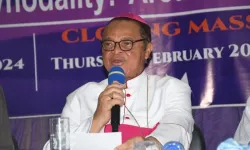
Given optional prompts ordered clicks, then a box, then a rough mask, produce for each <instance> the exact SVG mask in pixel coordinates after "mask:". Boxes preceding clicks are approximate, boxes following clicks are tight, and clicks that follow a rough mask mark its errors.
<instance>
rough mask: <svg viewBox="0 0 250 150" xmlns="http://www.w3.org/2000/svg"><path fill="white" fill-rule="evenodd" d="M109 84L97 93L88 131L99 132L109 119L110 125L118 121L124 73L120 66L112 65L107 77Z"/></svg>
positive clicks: (123, 87) (122, 99)
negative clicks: (95, 106)
mask: <svg viewBox="0 0 250 150" xmlns="http://www.w3.org/2000/svg"><path fill="white" fill-rule="evenodd" d="M108 82H109V85H108V86H107V87H106V88H105V89H104V91H103V92H102V93H101V94H100V95H99V98H98V105H97V109H96V111H95V114H94V118H93V122H92V127H91V131H90V132H99V131H100V130H101V128H102V127H103V126H105V125H106V124H107V123H108V122H109V120H110V119H111V125H112V126H113V124H116V125H115V126H116V128H118V127H117V124H118V126H119V123H120V106H122V105H123V104H124V96H125V95H124V93H123V89H125V88H126V86H125V84H124V83H125V75H124V71H123V70H122V68H121V67H117V66H115V67H112V68H111V69H110V72H109V77H108Z"/></svg>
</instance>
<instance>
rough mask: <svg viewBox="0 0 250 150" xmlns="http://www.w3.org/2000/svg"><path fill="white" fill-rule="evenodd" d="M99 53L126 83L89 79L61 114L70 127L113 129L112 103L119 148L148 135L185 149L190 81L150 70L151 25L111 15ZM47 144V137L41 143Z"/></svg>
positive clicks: (132, 16) (189, 124) (89, 130)
mask: <svg viewBox="0 0 250 150" xmlns="http://www.w3.org/2000/svg"><path fill="white" fill-rule="evenodd" d="M101 44H102V56H103V63H104V67H105V69H106V70H107V71H109V70H110V69H111V67H112V66H120V67H121V68H122V69H123V70H124V72H125V77H126V84H119V83H118V82H114V83H113V84H111V85H108V80H107V79H104V80H103V81H101V82H98V83H97V82H89V83H86V84H84V85H83V86H81V87H79V88H78V89H76V90H75V91H74V92H72V93H71V94H69V96H68V97H67V102H66V104H65V106H64V108H63V111H62V114H61V116H62V117H68V118H69V119H70V132H71V133H75V132H85V133H103V132H112V127H111V124H110V119H111V108H112V107H113V106H114V105H116V104H118V105H120V107H121V113H120V115H121V116H120V118H121V120H120V127H119V132H122V144H121V145H117V147H116V149H117V150H125V149H126V150H130V149H132V147H133V145H134V143H136V142H140V141H144V140H148V141H154V142H156V143H157V144H158V145H159V147H162V146H163V145H164V144H165V143H167V142H169V141H177V142H180V143H182V144H183V145H184V147H185V149H189V145H190V142H191V140H192V131H193V126H194V119H193V117H192V109H191V89H190V87H189V85H187V84H186V83H184V82H182V81H180V80H179V79H176V78H174V77H171V76H164V77H160V76H157V75H148V74H147V73H146V71H145V66H146V63H147V60H148V59H149V58H150V55H151V53H152V42H151V29H150V26H149V25H148V24H147V23H146V21H145V20H144V19H142V18H141V17H140V16H138V15H135V14H132V13H128V14H123V15H120V16H118V17H115V18H113V19H112V20H111V21H110V22H109V23H108V24H107V25H106V26H105V28H104V31H103V35H102V41H101ZM44 149H49V142H47V143H46V144H45V146H44Z"/></svg>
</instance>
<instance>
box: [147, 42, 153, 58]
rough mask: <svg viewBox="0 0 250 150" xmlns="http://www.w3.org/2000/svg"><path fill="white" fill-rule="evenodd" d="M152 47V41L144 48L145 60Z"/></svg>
mask: <svg viewBox="0 0 250 150" xmlns="http://www.w3.org/2000/svg"><path fill="white" fill-rule="evenodd" d="M152 49H153V45H152V43H151V42H150V43H148V44H147V47H146V50H145V60H147V59H148V58H149V56H150V54H151V53H152Z"/></svg>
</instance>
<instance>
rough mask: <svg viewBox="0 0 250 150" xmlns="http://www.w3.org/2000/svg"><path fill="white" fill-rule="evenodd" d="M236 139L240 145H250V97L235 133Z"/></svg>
mask: <svg viewBox="0 0 250 150" xmlns="http://www.w3.org/2000/svg"><path fill="white" fill-rule="evenodd" d="M234 139H235V140H236V141H237V142H238V143H240V144H244V145H247V144H250V97H249V98H248V99H247V103H246V108H245V110H244V112H243V115H242V118H241V121H240V124H239V126H238V128H237V130H236V132H235V135H234Z"/></svg>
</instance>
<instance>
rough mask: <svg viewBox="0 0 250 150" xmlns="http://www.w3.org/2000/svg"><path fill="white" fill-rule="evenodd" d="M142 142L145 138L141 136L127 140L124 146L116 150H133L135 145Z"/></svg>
mask: <svg viewBox="0 0 250 150" xmlns="http://www.w3.org/2000/svg"><path fill="white" fill-rule="evenodd" d="M141 141H144V138H143V137H141V136H136V137H134V138H131V139H129V140H127V141H126V142H125V143H123V144H122V145H119V146H117V147H116V148H115V150H133V147H134V144H135V143H137V142H141Z"/></svg>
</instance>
